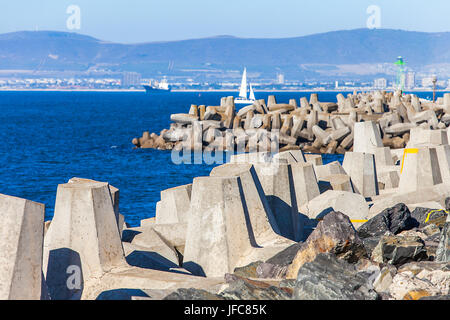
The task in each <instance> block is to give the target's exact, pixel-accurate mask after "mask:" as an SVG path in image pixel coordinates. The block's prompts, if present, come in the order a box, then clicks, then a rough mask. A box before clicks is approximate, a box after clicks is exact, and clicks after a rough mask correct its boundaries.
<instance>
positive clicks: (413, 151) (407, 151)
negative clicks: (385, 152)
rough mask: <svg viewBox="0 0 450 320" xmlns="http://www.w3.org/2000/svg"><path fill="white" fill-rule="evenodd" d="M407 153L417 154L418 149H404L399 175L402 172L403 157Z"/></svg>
mask: <svg viewBox="0 0 450 320" xmlns="http://www.w3.org/2000/svg"><path fill="white" fill-rule="evenodd" d="M408 153H411V154H414V153H419V149H417V148H410V149H405V150H404V151H403V157H402V167H401V168H400V173H402V172H403V164H404V163H405V157H406V154H408Z"/></svg>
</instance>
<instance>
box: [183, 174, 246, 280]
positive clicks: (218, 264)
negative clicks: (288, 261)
mask: <svg viewBox="0 0 450 320" xmlns="http://www.w3.org/2000/svg"><path fill="white" fill-rule="evenodd" d="M240 183H241V182H240V179H239V178H238V177H225V178H224V177H199V178H194V182H193V186H192V199H191V218H190V221H189V224H188V229H187V235H186V247H185V251H184V259H183V261H184V262H183V267H184V268H185V269H187V270H189V271H191V272H193V273H194V274H199V275H205V276H208V277H213V276H223V275H224V274H225V273H230V272H233V270H234V268H235V267H236V266H237V264H238V262H239V260H240V259H241V258H242V257H243V255H245V254H246V252H248V251H249V249H251V248H252V239H250V236H249V233H248V230H247V221H246V216H245V213H244V208H243V206H242V202H241V192H242V191H241V187H240V186H239V185H240ZM253 241H254V240H253Z"/></svg>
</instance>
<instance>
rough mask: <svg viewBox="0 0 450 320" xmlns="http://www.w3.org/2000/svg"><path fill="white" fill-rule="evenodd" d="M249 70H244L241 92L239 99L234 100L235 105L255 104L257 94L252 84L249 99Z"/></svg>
mask: <svg viewBox="0 0 450 320" xmlns="http://www.w3.org/2000/svg"><path fill="white" fill-rule="evenodd" d="M247 91H248V90H247V68H244V73H243V74H242V81H241V88H240V90H239V97H238V98H235V99H234V103H235V104H253V102H255V100H256V99H255V93H254V92H253V88H252V85H251V84H250V96H249V97H248V98H247Z"/></svg>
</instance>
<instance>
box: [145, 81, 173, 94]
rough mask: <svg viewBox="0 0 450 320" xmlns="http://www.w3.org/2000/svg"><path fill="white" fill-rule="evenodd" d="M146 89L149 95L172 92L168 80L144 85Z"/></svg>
mask: <svg viewBox="0 0 450 320" xmlns="http://www.w3.org/2000/svg"><path fill="white" fill-rule="evenodd" d="M144 89H145V92H147V93H160V92H170V91H171V90H172V89H171V88H170V86H169V84H168V82H167V79H166V78H164V79H162V80H161V81H156V80H155V81H153V82H152V81H150V82H149V84H146V85H144Z"/></svg>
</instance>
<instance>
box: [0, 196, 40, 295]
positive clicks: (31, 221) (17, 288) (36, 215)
mask: <svg viewBox="0 0 450 320" xmlns="http://www.w3.org/2000/svg"><path fill="white" fill-rule="evenodd" d="M0 212H1V214H2V222H1V223H0V300H8V299H9V300H39V299H40V298H41V285H42V244H43V238H44V214H45V207H44V205H43V204H40V203H36V202H32V201H29V200H25V199H20V198H15V197H11V196H6V195H2V194H0Z"/></svg>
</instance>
